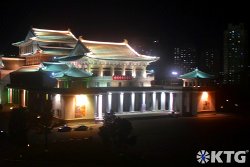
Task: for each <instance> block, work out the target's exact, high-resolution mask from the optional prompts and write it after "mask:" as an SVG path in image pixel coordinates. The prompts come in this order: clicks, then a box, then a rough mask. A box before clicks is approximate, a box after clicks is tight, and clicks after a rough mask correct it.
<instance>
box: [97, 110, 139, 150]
mask: <svg viewBox="0 0 250 167" xmlns="http://www.w3.org/2000/svg"><path fill="white" fill-rule="evenodd" d="M99 130H100V131H99V136H100V137H101V138H102V141H103V143H104V144H105V145H111V146H112V147H115V148H116V149H118V150H119V151H121V152H124V151H126V148H127V147H128V146H132V145H135V144H136V136H133V135H132V130H133V127H132V124H131V122H130V121H128V120H127V119H122V118H119V117H116V116H115V115H114V112H113V111H111V112H110V113H106V115H105V116H104V123H103V126H102V127H100V128H99Z"/></svg>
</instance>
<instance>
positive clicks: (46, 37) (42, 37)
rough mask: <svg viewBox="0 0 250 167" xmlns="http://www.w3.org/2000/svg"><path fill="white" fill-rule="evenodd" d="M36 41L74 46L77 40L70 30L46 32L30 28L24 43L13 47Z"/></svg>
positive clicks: (18, 43) (15, 44)
mask: <svg viewBox="0 0 250 167" xmlns="http://www.w3.org/2000/svg"><path fill="white" fill-rule="evenodd" d="M31 40H32V41H37V42H41V43H48V44H51V43H64V44H66V43H73V44H76V42H77V38H76V37H75V36H74V35H73V34H72V33H71V31H70V30H65V31H59V30H47V29H38V28H31V30H30V31H29V32H28V34H27V36H26V38H25V40H24V41H20V42H16V43H13V44H12V45H14V46H20V45H22V44H24V43H26V42H28V41H31Z"/></svg>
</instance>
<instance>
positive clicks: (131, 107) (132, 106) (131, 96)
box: [129, 92, 135, 112]
mask: <svg viewBox="0 0 250 167" xmlns="http://www.w3.org/2000/svg"><path fill="white" fill-rule="evenodd" d="M130 100H131V102H130V108H129V111H130V112H133V111H135V93H134V92H132V93H131V95H130Z"/></svg>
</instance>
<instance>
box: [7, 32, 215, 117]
mask: <svg viewBox="0 0 250 167" xmlns="http://www.w3.org/2000/svg"><path fill="white" fill-rule="evenodd" d="M13 45H15V46H18V47H19V53H20V56H19V58H15V59H5V60H4V61H3V64H4V65H5V64H6V65H8V67H7V66H5V67H4V68H3V71H4V70H7V69H8V68H9V69H13V68H14V67H13V66H14V65H15V67H16V66H18V67H19V68H17V69H15V70H12V71H10V72H9V75H6V76H5V78H6V77H9V83H7V84H5V85H2V87H5V88H4V90H5V94H6V96H5V101H6V103H13V104H19V105H21V106H25V107H28V108H29V109H30V110H31V111H33V112H36V111H37V110H40V109H41V108H43V107H42V105H43V104H44V103H43V101H50V102H51V103H52V111H53V113H54V117H56V118H58V119H62V120H78V119H83V120H87V119H90V120H93V119H96V120H102V119H103V116H104V115H105V113H109V112H110V111H111V110H113V111H114V112H115V113H116V114H117V115H126V114H127V115H138V114H146V113H166V114H170V113H172V112H178V113H180V114H183V115H185V114H187V115H195V114H197V112H200V111H215V109H214V108H213V107H207V108H206V109H205V110H204V109H200V108H199V105H198V104H199V103H198V101H199V99H203V101H208V99H213V98H214V94H213V93H210V91H208V90H207V88H205V87H203V86H202V85H201V87H198V86H196V87H194V86H195V85H193V86H191V85H189V86H185V87H178V88H173V87H172V88H168V87H164V86H157V87H156V86H152V85H151V82H152V81H153V80H154V76H153V74H152V73H150V72H149V71H147V66H148V65H149V64H150V63H153V62H156V61H157V60H158V59H159V58H158V57H154V56H147V55H141V54H139V53H138V52H136V51H135V50H134V49H133V48H132V47H131V46H130V45H129V44H128V41H127V40H124V42H120V43H116V42H99V41H91V40H86V39H83V38H82V37H79V38H78V39H77V38H75V36H74V35H73V34H72V33H71V32H70V31H69V30H67V31H56V30H45V29H36V28H32V30H31V31H29V33H28V35H27V36H26V38H25V40H24V41H21V42H17V43H14V44H13ZM20 62H21V63H20ZM194 89H195V90H194ZM204 91H205V92H206V93H204ZM203 94H204V95H203ZM203 96H204V97H203ZM192 97H195V98H194V99H195V100H190V98H192Z"/></svg>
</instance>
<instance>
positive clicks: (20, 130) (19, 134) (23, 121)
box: [8, 107, 28, 147]
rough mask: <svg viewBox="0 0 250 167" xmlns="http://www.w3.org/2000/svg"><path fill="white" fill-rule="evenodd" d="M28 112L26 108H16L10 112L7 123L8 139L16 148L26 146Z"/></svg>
mask: <svg viewBox="0 0 250 167" xmlns="http://www.w3.org/2000/svg"><path fill="white" fill-rule="evenodd" d="M27 118H28V110H27V108H23V107H18V108H13V109H12V111H11V116H10V121H9V130H8V131H9V138H10V141H11V142H12V143H13V144H14V145H16V146H17V147H24V146H27V143H28V138H27V132H28V123H27Z"/></svg>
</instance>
